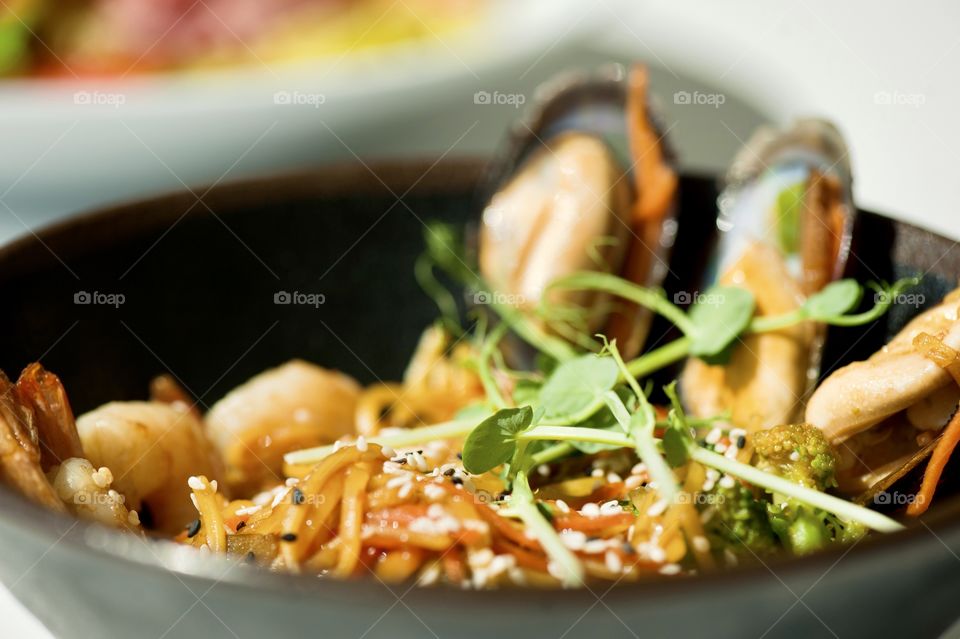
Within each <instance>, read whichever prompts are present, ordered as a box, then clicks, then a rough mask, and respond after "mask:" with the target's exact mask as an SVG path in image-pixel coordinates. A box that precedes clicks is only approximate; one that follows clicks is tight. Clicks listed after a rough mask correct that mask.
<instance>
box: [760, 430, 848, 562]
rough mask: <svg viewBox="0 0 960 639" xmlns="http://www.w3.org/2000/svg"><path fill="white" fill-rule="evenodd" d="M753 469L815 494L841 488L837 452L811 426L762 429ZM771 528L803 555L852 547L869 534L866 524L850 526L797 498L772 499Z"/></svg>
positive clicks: (784, 543) (769, 509) (768, 505)
mask: <svg viewBox="0 0 960 639" xmlns="http://www.w3.org/2000/svg"><path fill="white" fill-rule="evenodd" d="M752 443H753V446H754V461H753V465H754V466H756V467H757V468H759V469H760V470H763V471H766V472H769V473H774V474H776V475H779V476H781V477H783V478H784V479H789V480H790V481H793V482H796V483H798V484H802V485H804V486H806V487H808V488H813V489H815V490H821V491H823V490H827V489H829V488H832V487H834V486H836V480H835V478H834V470H835V469H836V461H837V457H836V453H834V451H833V448H832V447H831V446H830V442H828V441H827V438H826V437H824V435H823V432H822V431H820V429H819V428H816V427H815V426H810V425H809V424H790V425H785V426H776V427H774V428H771V429H769V430H765V431H759V432H757V433H755V434H754V435H753V437H752ZM767 516H768V519H769V524H770V527H771V528H772V529H773V532H774V533H776V535H777V537H779V538H780V541H781V542H782V543H783V545H784V546H785V547H787V548H788V549H789V550H790V551H791V552H793V553H794V554H797V555H803V554H807V553H811V552H814V551H816V550H820V549H822V548H825V547H827V546H829V545H830V544H833V543H850V542H852V541H854V540H856V539H859V538H860V537H862V536H863V535H864V533H865V532H866V530H865V529H864V528H863V526H861V525H859V524H856V523H853V522H847V521H844V520H842V519H840V518H839V517H837V516H836V515H833V514H831V513H828V512H826V511H824V510H821V509H819V508H813V507H812V506H809V505H807V504H805V503H803V502H800V501H797V500H796V499H793V498H789V497H784V496H783V495H777V494H776V493H774V494H773V495H772V502H771V503H769V504H767Z"/></svg>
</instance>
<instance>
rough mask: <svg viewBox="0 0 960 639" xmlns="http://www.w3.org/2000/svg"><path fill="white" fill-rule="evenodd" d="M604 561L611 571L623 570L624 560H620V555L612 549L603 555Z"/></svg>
mask: <svg viewBox="0 0 960 639" xmlns="http://www.w3.org/2000/svg"><path fill="white" fill-rule="evenodd" d="M603 562H604V563H605V564H606V565H607V570H609V571H610V572H620V571H621V570H623V562H622V561H621V560H620V555H618V554H617V553H615V552H614V551H612V550H608V551H607V554H606V555H604V556H603Z"/></svg>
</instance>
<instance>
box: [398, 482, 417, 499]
mask: <svg viewBox="0 0 960 639" xmlns="http://www.w3.org/2000/svg"><path fill="white" fill-rule="evenodd" d="M411 492H413V482H410V481H408V482H407V483H405V484H404V485H403V486H401V487H400V490H398V491H397V497H399V498H400V499H406V498H407V497H409V496H410V493H411Z"/></svg>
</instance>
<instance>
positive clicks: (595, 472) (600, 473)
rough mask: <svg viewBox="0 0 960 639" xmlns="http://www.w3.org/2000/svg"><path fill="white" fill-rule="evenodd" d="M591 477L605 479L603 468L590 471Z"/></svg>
mask: <svg viewBox="0 0 960 639" xmlns="http://www.w3.org/2000/svg"><path fill="white" fill-rule="evenodd" d="M590 476H591V477H597V478H600V477H603V469H602V468H594V469H593V470H591V471H590Z"/></svg>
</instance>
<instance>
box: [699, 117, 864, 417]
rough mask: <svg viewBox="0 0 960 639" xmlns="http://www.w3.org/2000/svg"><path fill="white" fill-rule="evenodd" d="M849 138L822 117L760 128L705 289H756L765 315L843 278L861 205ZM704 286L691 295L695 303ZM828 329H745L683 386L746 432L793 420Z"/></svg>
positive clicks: (739, 174)
mask: <svg viewBox="0 0 960 639" xmlns="http://www.w3.org/2000/svg"><path fill="white" fill-rule="evenodd" d="M851 191H852V182H851V175H850V164H849V161H848V156H847V149H846V145H845V144H844V142H843V139H842V137H841V136H840V134H839V132H838V131H837V130H836V129H835V128H834V127H833V126H832V125H831V124H829V123H827V122H825V121H822V120H815V119H807V120H800V121H797V122H796V123H795V124H794V125H793V126H792V127H790V128H789V129H787V130H784V131H776V130H773V129H769V128H763V129H760V130H759V131H758V132H757V133H756V134H755V135H754V136H753V137H752V139H751V140H750V141H749V142H748V143H747V144H746V145H745V147H744V148H743V149H742V150H741V151H740V152H739V153H738V155H737V157H736V158H735V159H734V162H733V164H732V165H731V167H730V169H729V171H728V175H727V179H726V186H725V188H724V189H723V191H722V193H721V195H720V197H719V199H718V206H719V216H718V218H717V230H718V238H717V243H716V246H715V248H714V250H713V254H712V257H711V259H710V263H709V266H708V269H707V273H706V276H705V279H704V281H703V283H702V287H703V288H702V289H701V290H706V288H708V287H709V286H711V285H713V284H725V285H735V286H739V287H743V288H747V289H749V290H750V291H751V292H752V293H753V294H754V296H755V298H756V303H757V312H758V314H759V315H778V314H782V313H787V312H790V311H792V310H794V309H797V308H799V307H800V306H801V305H802V304H803V302H804V299H805V298H806V297H807V296H809V295H811V294H813V293H815V292H817V291H819V290H821V289H822V288H823V287H824V286H826V285H827V284H828V283H829V282H831V281H832V280H834V279H836V278H838V277H840V276H841V274H842V273H843V271H844V267H845V265H846V262H847V258H848V255H849V252H850V240H851V236H852V232H853V223H854V216H855V211H856V209H855V207H854V205H853V202H852V195H851ZM700 294H701V293H700V292H697V293H690V294H689V295H688V296H689V298H690V300H691V301H696V300H695V298H696V297H697V296H699V295H700ZM823 333H824V331H823V329H822V327H817V326H811V325H797V326H793V327H791V328H787V329H783V330H780V331H777V332H772V333H766V334H762V335H748V336H745V337H743V338H742V339H741V341H740V342H739V343H738V344H736V345H735V346H734V347H733V349H732V351H731V353H730V356H729V359H728V360H727V361H726V362H725V363H724V364H722V365H720V364H715V363H714V364H710V363H706V362H704V361H702V360H699V359H691V360H689V361H688V363H687V365H686V366H685V368H684V371H683V374H682V376H681V390H682V393H683V397H684V402H685V403H686V405H687V407H688V409H689V411H690V412H691V413H692V414H694V415H696V416H701V417H707V416H712V415H718V414H723V413H727V414H729V415H730V421H731V422H732V423H733V424H735V425H737V426H739V427H742V428H745V429H747V430H748V431H755V430H758V429H763V428H769V427H770V426H773V425H776V424H787V423H793V422H795V421H796V420H797V418H798V417H799V416H800V413H801V411H802V407H803V403H804V399H805V397H806V396H807V395H808V393H809V392H810V390H812V387H813V384H814V383H815V381H816V379H817V375H818V371H819V363H820V355H821V351H822V342H823Z"/></svg>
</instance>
